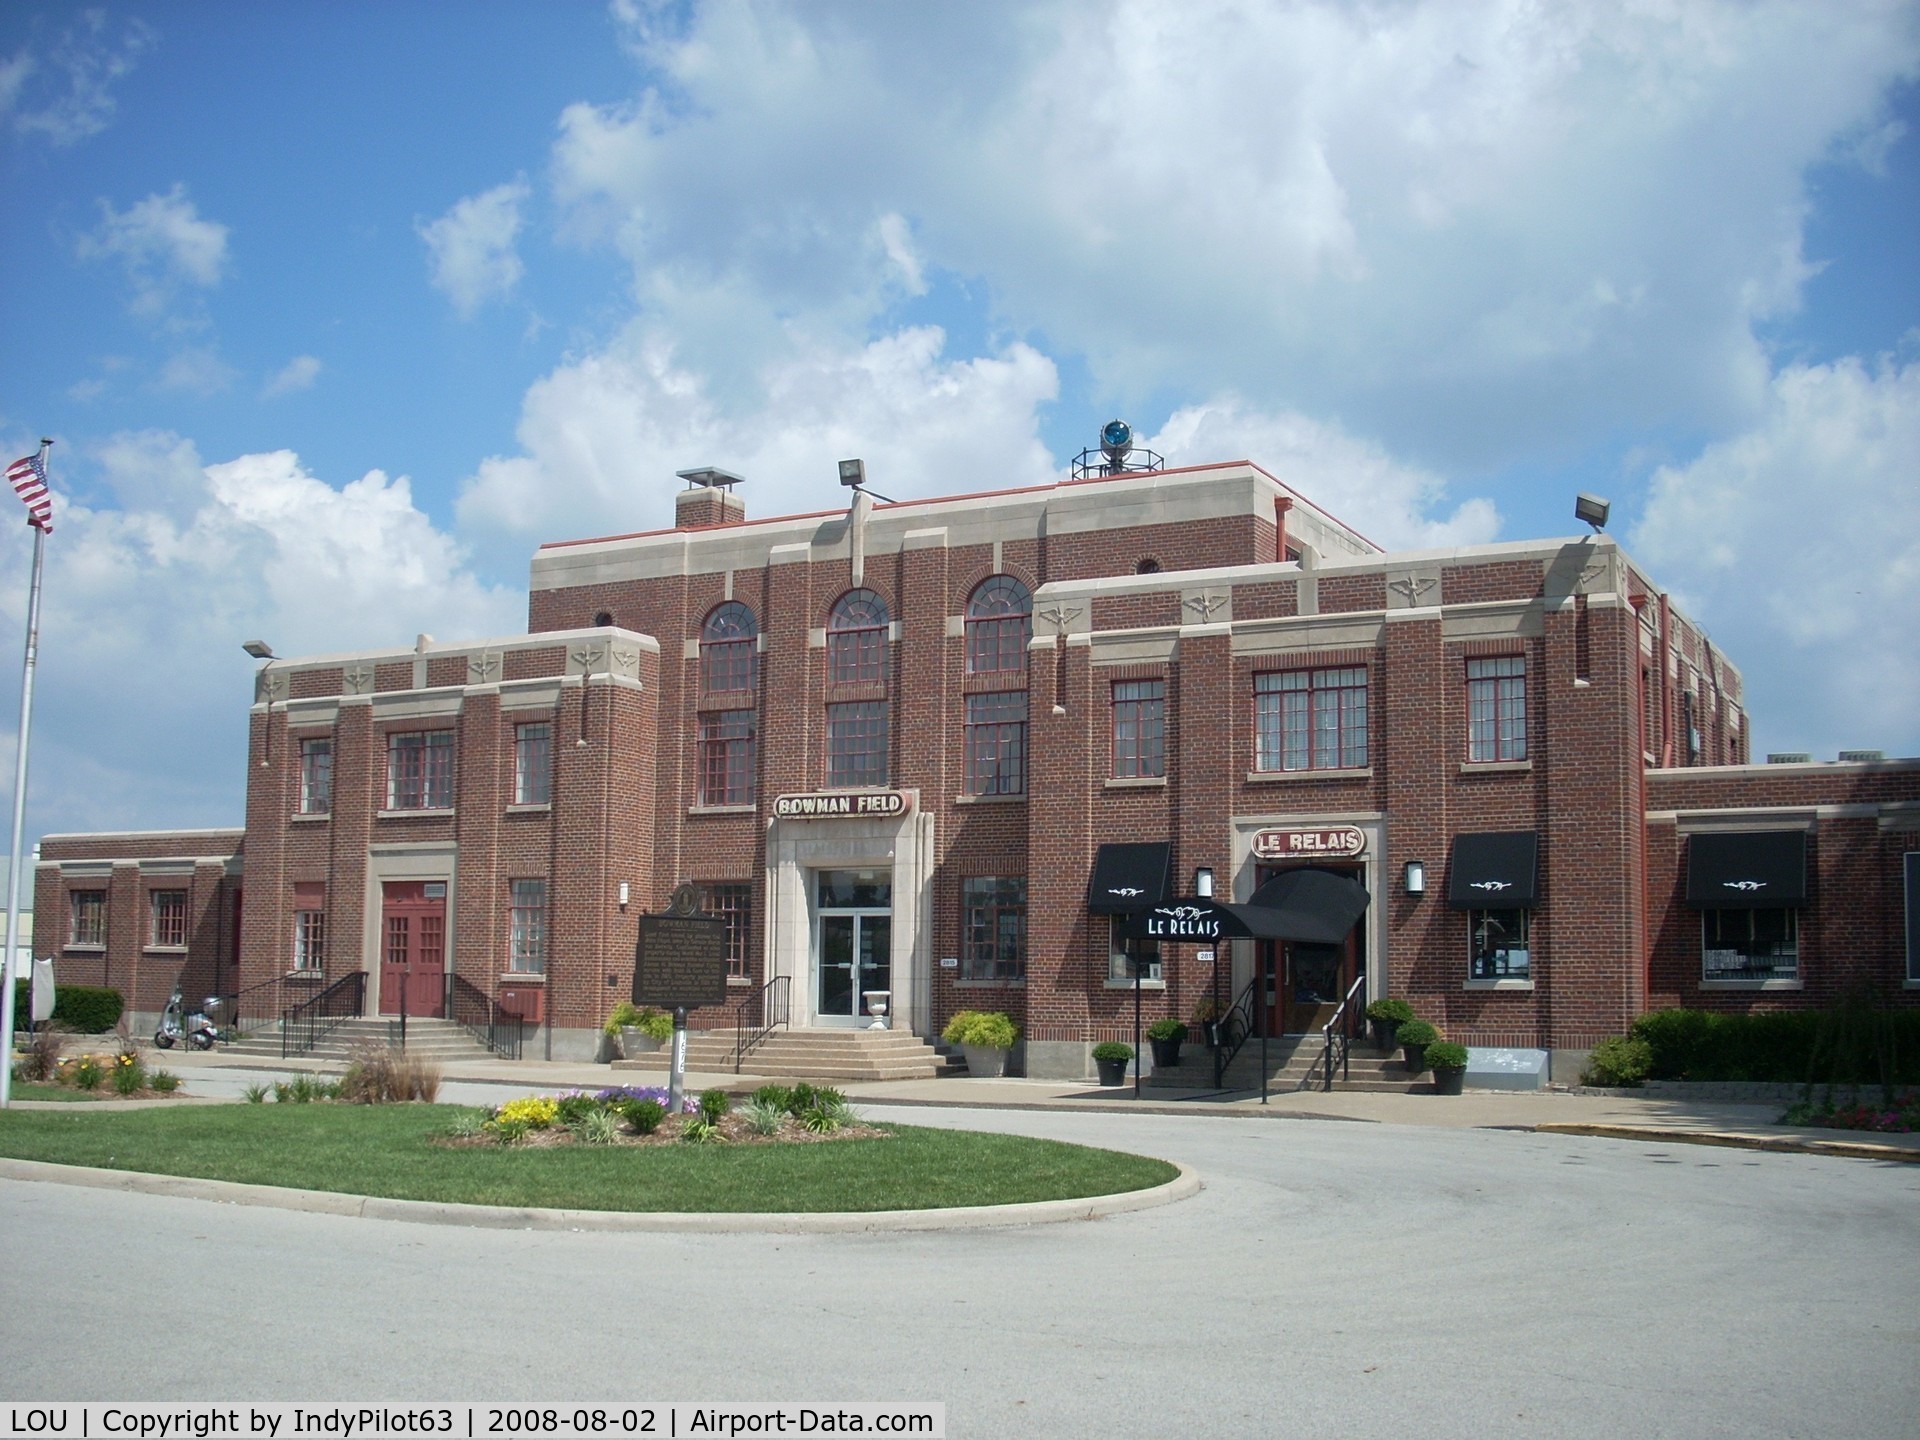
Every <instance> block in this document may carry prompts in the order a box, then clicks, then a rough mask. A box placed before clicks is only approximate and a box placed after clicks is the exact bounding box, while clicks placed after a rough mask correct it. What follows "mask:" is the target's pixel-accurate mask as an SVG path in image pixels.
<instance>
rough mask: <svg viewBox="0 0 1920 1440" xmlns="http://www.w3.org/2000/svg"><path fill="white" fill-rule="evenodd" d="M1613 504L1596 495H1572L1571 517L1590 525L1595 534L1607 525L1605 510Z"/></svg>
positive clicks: (1609, 508)
mask: <svg viewBox="0 0 1920 1440" xmlns="http://www.w3.org/2000/svg"><path fill="white" fill-rule="evenodd" d="M1612 508H1613V506H1612V505H1611V503H1609V502H1608V501H1605V500H1602V499H1601V498H1600V497H1599V496H1598V495H1586V494H1581V495H1576V496H1574V497H1573V518H1574V519H1576V520H1581V521H1584V522H1586V523H1587V524H1589V525H1591V526H1592V527H1593V529H1594V533H1595V534H1596V535H1597V534H1599V533H1600V531H1602V530H1604V529H1605V528H1606V525H1607V512H1608V511H1609V510H1611V509H1612Z"/></svg>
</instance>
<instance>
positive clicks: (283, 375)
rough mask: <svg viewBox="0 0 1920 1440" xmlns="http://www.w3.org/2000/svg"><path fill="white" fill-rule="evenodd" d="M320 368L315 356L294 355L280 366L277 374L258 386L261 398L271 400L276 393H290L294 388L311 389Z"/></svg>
mask: <svg viewBox="0 0 1920 1440" xmlns="http://www.w3.org/2000/svg"><path fill="white" fill-rule="evenodd" d="M321 368H322V367H321V364H320V361H319V360H318V359H317V358H316V357H314V356H312V355H296V356H294V357H293V359H291V360H289V361H288V362H287V363H286V364H285V365H284V366H282V367H281V369H280V373H279V374H277V375H275V376H274V377H273V378H272V379H270V380H268V381H267V383H266V384H265V385H263V386H262V387H261V388H260V395H261V397H262V398H263V399H268V400H271V399H273V398H274V397H275V396H277V395H291V394H293V393H294V392H295V391H296V390H311V389H312V388H313V382H314V381H316V380H318V379H319V378H320V371H321Z"/></svg>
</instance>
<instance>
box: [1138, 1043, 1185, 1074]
mask: <svg viewBox="0 0 1920 1440" xmlns="http://www.w3.org/2000/svg"><path fill="white" fill-rule="evenodd" d="M1147 1043H1148V1044H1149V1045H1151V1046H1152V1047H1153V1068H1154V1069H1156V1070H1167V1069H1171V1068H1172V1067H1173V1066H1175V1065H1178V1064H1179V1063H1180V1046H1181V1045H1182V1044H1183V1043H1185V1042H1183V1041H1180V1040H1149V1041H1147Z"/></svg>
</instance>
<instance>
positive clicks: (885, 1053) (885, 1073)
mask: <svg viewBox="0 0 1920 1440" xmlns="http://www.w3.org/2000/svg"><path fill="white" fill-rule="evenodd" d="M733 1047H734V1032H733V1031H732V1030H689V1031H688V1032H687V1069H689V1070H697V1071H707V1072H719V1073H722V1074H732V1073H733ZM671 1060H672V1056H671V1055H670V1054H669V1053H668V1051H667V1050H665V1049H661V1050H658V1051H655V1052H654V1053H652V1054H647V1055H641V1056H638V1057H636V1058H634V1059H631V1060H616V1061H614V1062H613V1068H614V1069H615V1070H642V1071H653V1072H656V1073H659V1074H665V1073H666V1071H667V1070H668V1069H669V1068H670V1063H671ZM741 1069H742V1070H743V1071H744V1072H745V1073H747V1074H751V1075H774V1076H779V1077H780V1078H782V1079H795V1080H929V1079H932V1078H933V1077H934V1076H937V1075H964V1074H965V1073H966V1066H965V1064H964V1063H963V1062H962V1061H961V1060H959V1059H958V1058H957V1057H953V1058H950V1057H948V1056H944V1055H942V1054H941V1053H940V1052H939V1051H937V1050H935V1049H934V1048H933V1047H932V1046H931V1045H929V1044H927V1042H926V1041H924V1040H922V1039H921V1038H920V1037H919V1036H918V1035H915V1034H913V1033H912V1032H910V1031H906V1030H776V1031H774V1032H773V1033H772V1034H771V1035H769V1036H768V1037H767V1038H766V1039H765V1040H763V1041H761V1042H760V1044H758V1045H756V1046H755V1047H754V1048H753V1051H752V1053H751V1054H749V1055H748V1056H747V1058H746V1062H745V1064H744V1065H742V1067H741Z"/></svg>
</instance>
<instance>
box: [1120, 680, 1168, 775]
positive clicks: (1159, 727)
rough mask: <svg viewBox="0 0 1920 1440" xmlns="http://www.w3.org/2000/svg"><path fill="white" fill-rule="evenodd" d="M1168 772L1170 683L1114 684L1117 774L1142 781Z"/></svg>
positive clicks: (1121, 681)
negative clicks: (1168, 702) (1168, 699)
mask: <svg viewBox="0 0 1920 1440" xmlns="http://www.w3.org/2000/svg"><path fill="white" fill-rule="evenodd" d="M1166 773H1167V682H1166V681H1164V680H1116V681H1114V684H1113V775H1114V778H1115V779H1116V780H1142V779H1150V778H1153V777H1155V776H1163V775H1165V774H1166Z"/></svg>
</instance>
